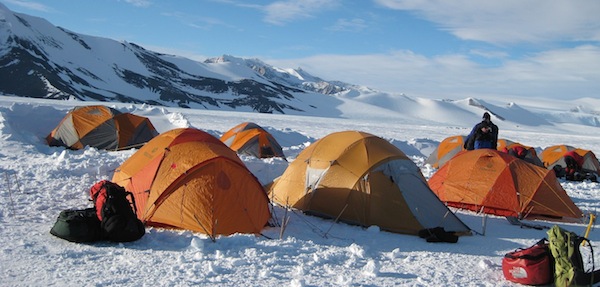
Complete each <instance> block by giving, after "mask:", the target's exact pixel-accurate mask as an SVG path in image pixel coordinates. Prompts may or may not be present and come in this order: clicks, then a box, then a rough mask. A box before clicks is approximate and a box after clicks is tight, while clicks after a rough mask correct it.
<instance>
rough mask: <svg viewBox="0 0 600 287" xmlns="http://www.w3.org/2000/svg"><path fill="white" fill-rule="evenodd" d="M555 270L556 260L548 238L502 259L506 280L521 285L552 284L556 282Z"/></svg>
mask: <svg viewBox="0 0 600 287" xmlns="http://www.w3.org/2000/svg"><path fill="white" fill-rule="evenodd" d="M553 268H554V260H553V257H552V254H551V252H550V249H549V248H548V240H546V238H544V239H542V240H540V241H538V242H537V243H535V244H534V245H532V246H530V247H528V248H519V249H517V250H515V251H512V252H509V253H506V254H505V255H504V258H502V273H503V274H504V278H506V279H507V280H509V281H511V282H515V283H520V284H526V285H543V284H550V283H552V281H554V270H553Z"/></svg>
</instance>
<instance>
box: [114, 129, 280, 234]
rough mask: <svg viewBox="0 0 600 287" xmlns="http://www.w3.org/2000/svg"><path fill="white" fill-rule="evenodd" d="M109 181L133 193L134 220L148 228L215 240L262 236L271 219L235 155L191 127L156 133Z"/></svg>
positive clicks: (259, 190) (251, 178) (263, 197)
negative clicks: (197, 234) (236, 235)
mask: <svg viewBox="0 0 600 287" xmlns="http://www.w3.org/2000/svg"><path fill="white" fill-rule="evenodd" d="M112 181H113V182H115V183H117V184H119V185H121V186H123V187H125V189H127V190H128V191H130V192H132V193H133V194H134V198H135V201H136V207H137V210H138V218H140V219H141V220H142V221H144V222H145V223H146V224H147V225H150V226H159V227H169V228H179V229H186V230H192V231H196V232H201V233H205V234H208V235H210V236H212V237H214V236H216V235H230V234H233V233H260V231H261V230H262V229H263V227H264V226H265V224H266V223H267V221H268V220H269V218H270V211H269V200H268V197H267V194H266V192H265V191H264V189H263V187H262V185H261V184H260V183H259V181H258V179H256V177H255V176H254V175H252V173H251V172H250V171H249V170H248V169H247V168H246V166H245V165H244V164H243V162H242V161H241V160H240V159H239V158H238V156H237V154H236V153H235V152H234V151H233V150H231V149H230V148H229V147H227V146H226V145H225V144H223V143H222V142H221V141H219V140H218V139H217V138H215V137H213V136H212V135H210V134H208V133H205V132H203V131H200V130H197V129H193V128H185V129H174V130H170V131H168V132H165V133H163V134H160V135H159V136H157V137H156V138H154V139H153V140H151V141H150V142H148V143H147V144H146V145H145V146H144V147H142V148H141V149H140V150H138V151H137V152H136V153H135V154H133V155H132V156H131V157H130V158H129V159H128V160H126V161H125V162H124V163H123V164H122V165H121V166H120V167H119V168H117V170H115V173H114V175H113V178H112Z"/></svg>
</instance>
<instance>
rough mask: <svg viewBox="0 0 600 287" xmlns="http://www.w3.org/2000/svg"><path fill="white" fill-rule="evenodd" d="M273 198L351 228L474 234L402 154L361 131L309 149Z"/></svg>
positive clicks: (284, 177)
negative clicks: (439, 230)
mask: <svg viewBox="0 0 600 287" xmlns="http://www.w3.org/2000/svg"><path fill="white" fill-rule="evenodd" d="M269 192H270V193H269V194H270V197H271V198H272V200H273V201H274V202H277V203H279V204H281V205H284V206H289V207H293V208H297V209H299V210H302V211H304V212H306V213H309V214H314V215H318V216H322V217H327V218H335V219H336V220H340V221H343V222H347V223H350V224H356V225H361V226H371V225H376V226H379V227H380V228H381V229H383V230H387V231H391V232H397V233H406V234H417V233H418V231H419V230H422V229H425V228H434V227H443V228H444V230H446V231H449V232H456V233H459V234H461V233H463V234H464V233H469V232H470V229H469V228H468V227H467V226H466V225H465V224H464V223H463V222H462V221H461V220H460V219H459V218H458V217H456V215H455V214H454V213H452V211H450V210H449V209H448V208H447V207H446V206H445V205H444V204H443V203H442V202H441V201H440V200H439V199H438V198H437V197H436V196H435V194H434V193H433V192H432V191H431V190H430V189H429V187H428V186H427V181H426V180H425V178H424V177H423V175H422V174H421V171H420V169H419V168H418V167H417V166H416V164H415V163H414V162H412V161H411V160H410V159H409V158H408V157H407V156H406V155H405V154H404V153H403V152H402V151H400V150H399V149H398V148H397V147H395V146H394V145H392V144H391V143H389V142H388V141H386V140H384V139H382V138H380V137H377V136H374V135H372V134H368V133H364V132H359V131H345V132H337V133H332V134H330V135H328V136H326V137H323V138H321V139H320V140H318V141H316V142H314V143H313V144H311V145H310V146H308V147H307V148H306V149H304V150H303V151H302V152H301V153H300V154H299V155H298V157H297V158H296V159H295V160H294V161H293V162H292V163H291V164H290V165H289V166H288V168H287V169H286V170H285V171H284V173H283V174H282V175H281V176H280V177H279V178H277V179H275V180H274V181H273V183H272V184H271V185H270V190H269Z"/></svg>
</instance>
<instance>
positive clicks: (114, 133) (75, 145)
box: [46, 106, 158, 150]
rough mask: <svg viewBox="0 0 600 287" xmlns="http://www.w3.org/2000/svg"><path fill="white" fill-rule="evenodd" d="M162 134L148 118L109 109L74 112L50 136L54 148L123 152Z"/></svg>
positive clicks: (48, 140)
mask: <svg viewBox="0 0 600 287" xmlns="http://www.w3.org/2000/svg"><path fill="white" fill-rule="evenodd" d="M156 135H158V132H157V131H156V129H155V128H154V126H153V125H152V123H151V122H150V120H149V119H148V118H145V117H140V116H136V115H134V114H130V113H121V112H119V111H118V110H115V109H113V108H109V107H105V106H84V107H77V108H74V109H73V110H71V111H70V112H69V113H68V114H67V115H66V116H65V117H64V118H63V119H62V120H61V122H60V123H59V124H58V126H57V127H56V128H55V129H54V130H52V131H51V132H50V134H49V135H48V136H47V137H46V142H47V143H48V145H50V146H64V147H67V148H70V149H82V148H84V147H85V146H91V147H95V148H98V149H106V150H119V149H126V148H134V147H139V146H140V145H142V144H144V143H146V142H147V141H149V140H151V139H152V138H154V137H155V136H156Z"/></svg>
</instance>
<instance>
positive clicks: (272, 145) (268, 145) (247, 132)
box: [221, 122, 285, 158]
mask: <svg viewBox="0 0 600 287" xmlns="http://www.w3.org/2000/svg"><path fill="white" fill-rule="evenodd" d="M221 141H222V142H224V143H225V144H226V145H227V146H229V147H230V148H231V149H232V150H234V151H236V152H237V153H238V154H246V155H251V156H255V157H257V158H270V157H283V158H285V156H284V155H283V150H282V148H281V146H280V145H279V143H278V142H277V141H276V140H275V138H274V137H273V136H272V135H271V134H270V133H269V132H267V131H266V130H265V129H263V128H262V127H261V126H259V125H257V124H255V123H251V122H244V123H241V124H239V125H237V126H235V127H233V128H231V129H230V130H228V131H227V132H226V133H225V134H223V136H222V137H221Z"/></svg>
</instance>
